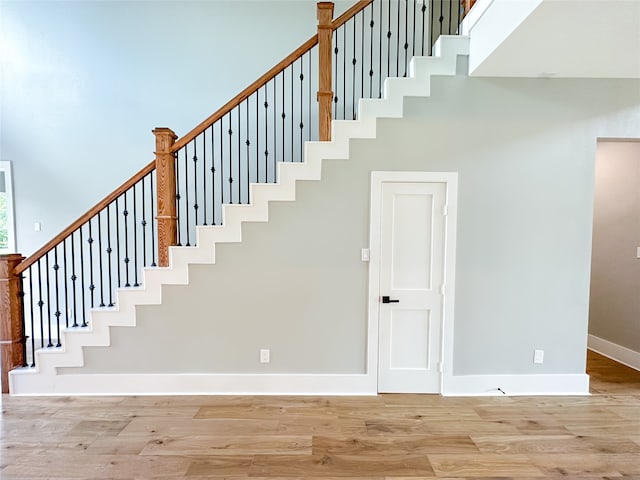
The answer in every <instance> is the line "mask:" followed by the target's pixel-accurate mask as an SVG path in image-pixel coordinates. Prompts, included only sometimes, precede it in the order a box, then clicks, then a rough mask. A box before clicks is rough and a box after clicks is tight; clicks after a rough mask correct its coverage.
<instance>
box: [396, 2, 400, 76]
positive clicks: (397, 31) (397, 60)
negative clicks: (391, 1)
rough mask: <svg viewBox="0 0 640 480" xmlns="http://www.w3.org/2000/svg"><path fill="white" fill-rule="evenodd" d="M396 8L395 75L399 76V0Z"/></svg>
mask: <svg viewBox="0 0 640 480" xmlns="http://www.w3.org/2000/svg"><path fill="white" fill-rule="evenodd" d="M396 8H397V17H398V21H397V30H396V36H397V40H396V77H399V76H400V0H398V2H397V3H396Z"/></svg>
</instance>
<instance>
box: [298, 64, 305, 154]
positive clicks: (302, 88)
mask: <svg viewBox="0 0 640 480" xmlns="http://www.w3.org/2000/svg"><path fill="white" fill-rule="evenodd" d="M303 59H304V55H302V56H301V57H300V76H299V77H298V78H300V123H299V125H298V126H299V127H300V161H301V162H302V161H303V149H304V140H303V138H304V111H303V100H304V73H303V72H304V61H303Z"/></svg>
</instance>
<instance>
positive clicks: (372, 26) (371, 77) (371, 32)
mask: <svg viewBox="0 0 640 480" xmlns="http://www.w3.org/2000/svg"><path fill="white" fill-rule="evenodd" d="M370 7H371V16H370V20H369V98H373V29H374V27H375V25H376V23H375V22H374V20H373V2H372V3H371V5H370ZM363 18H364V15H363ZM363 63H364V62H363Z"/></svg>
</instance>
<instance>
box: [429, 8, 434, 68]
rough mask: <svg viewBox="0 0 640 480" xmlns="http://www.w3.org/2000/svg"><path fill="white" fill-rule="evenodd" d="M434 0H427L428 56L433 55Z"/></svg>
mask: <svg viewBox="0 0 640 480" xmlns="http://www.w3.org/2000/svg"><path fill="white" fill-rule="evenodd" d="M434 2H435V0H429V56H431V55H433V40H434V39H433V31H434V28H433V7H434V4H435V3H434Z"/></svg>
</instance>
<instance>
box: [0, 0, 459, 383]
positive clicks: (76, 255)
mask: <svg viewBox="0 0 640 480" xmlns="http://www.w3.org/2000/svg"><path fill="white" fill-rule="evenodd" d="M470 1H471V0H423V1H417V2H416V1H415V0H361V1H358V2H357V3H356V4H354V5H353V6H352V7H351V8H349V9H348V10H347V11H345V12H344V13H343V14H342V15H340V16H339V17H338V18H336V19H333V18H332V16H333V4H332V3H329V2H320V3H319V4H318V32H317V33H316V34H315V35H313V36H312V37H311V38H309V40H307V41H306V42H304V43H303V44H302V45H301V46H299V47H298V48H296V49H295V50H294V51H293V52H292V53H291V54H289V55H287V56H286V57H285V58H284V59H283V60H282V61H280V62H279V63H278V64H276V65H275V66H274V67H273V68H271V69H270V70H269V71H267V72H266V73H265V74H264V75H262V76H261V77H260V78H258V79H257V80H256V81H255V82H253V83H252V84H251V85H249V86H248V87H247V88H245V89H244V90H242V91H241V92H240V93H239V94H238V95H236V96H235V97H234V98H233V99H231V100H230V101H229V102H227V104H225V105H224V106H223V107H222V108H220V109H219V110H217V111H216V112H215V113H213V114H212V115H210V116H209V117H208V118H207V119H205V120H204V121H203V122H201V123H200V124H199V125H198V126H196V127H195V128H194V129H193V130H191V131H190V132H189V133H187V134H186V135H184V136H183V137H182V138H180V139H177V136H176V135H175V134H174V133H173V132H172V131H171V130H170V129H168V128H157V129H155V130H154V131H153V133H154V135H155V137H156V159H155V161H153V162H151V163H149V164H148V165H147V166H145V167H144V168H143V169H142V170H140V171H139V172H138V173H137V174H136V175H134V176H133V177H132V178H131V179H129V180H127V181H126V182H125V183H124V184H123V185H122V186H120V187H119V188H118V189H116V190H115V191H114V192H113V193H111V194H110V195H108V196H107V197H106V198H105V199H104V200H102V201H101V202H99V203H98V204H96V205H95V206H94V207H93V208H91V209H90V210H89V211H88V212H87V213H85V214H84V215H82V216H81V217H80V218H79V219H78V220H76V221H75V222H74V223H72V224H71V225H70V226H69V227H67V228H66V229H64V230H63V231H62V232H61V233H60V234H58V235H57V236H56V237H54V238H53V239H52V240H51V241H50V242H48V243H47V244H46V245H44V246H43V247H42V248H40V249H39V250H38V251H37V252H35V253H34V254H33V255H31V256H30V257H29V258H26V259H24V258H23V257H22V256H20V255H8V256H3V257H1V259H2V261H0V313H1V315H2V318H1V319H0V340H1V341H0V348H1V349H2V383H3V388H4V389H5V390H6V388H7V386H8V383H7V372H8V371H9V370H10V369H12V368H15V367H16V366H34V365H35V351H36V350H37V349H39V348H48V347H60V346H61V344H62V336H61V331H62V329H64V328H68V327H85V326H87V325H88V324H89V313H88V312H89V311H90V310H91V309H92V308H101V307H105V308H108V307H114V306H115V305H116V302H117V295H116V290H117V289H118V288H125V287H137V286H140V285H141V282H142V278H143V277H142V269H143V268H144V267H155V266H167V265H168V261H169V260H168V248H169V246H172V245H183V246H193V245H194V244H195V240H196V227H197V226H200V225H220V224H221V223H222V205H224V204H246V203H249V202H250V200H251V199H250V190H249V186H250V184H251V183H269V182H277V180H278V179H277V168H276V166H277V162H301V161H303V151H304V142H306V141H309V140H329V139H330V135H331V119H332V118H333V119H338V118H340V119H355V118H356V117H357V104H358V100H359V99H360V98H372V97H373V98H378V97H380V96H381V95H382V88H383V84H384V80H385V78H387V77H389V76H406V75H407V73H408V66H409V61H410V59H411V57H412V56H414V55H428V54H430V53H431V49H432V46H433V43H434V41H435V40H436V39H437V37H438V36H439V35H440V34H455V33H456V32H457V28H458V25H459V23H460V20H461V18H462V17H463V15H464V13H465V12H466V11H468V9H469V8H470Z"/></svg>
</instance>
